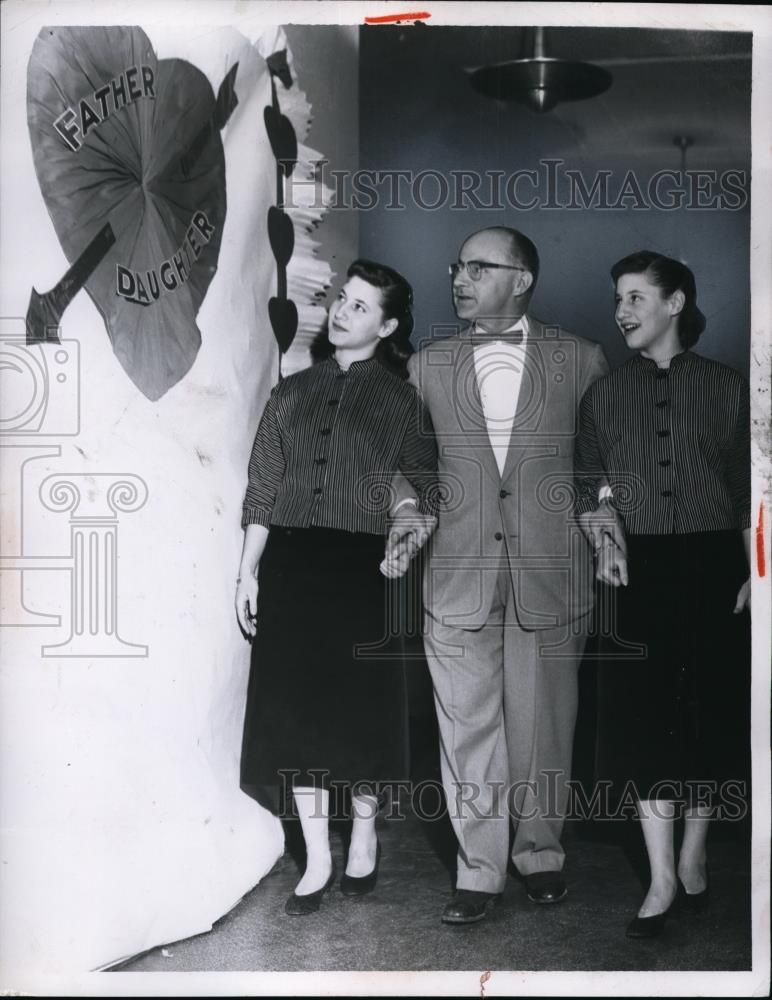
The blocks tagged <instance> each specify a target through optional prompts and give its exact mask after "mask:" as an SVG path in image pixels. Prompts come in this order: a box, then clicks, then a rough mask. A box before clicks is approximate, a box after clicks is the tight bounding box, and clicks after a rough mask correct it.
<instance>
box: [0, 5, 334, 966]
mask: <svg viewBox="0 0 772 1000" xmlns="http://www.w3.org/2000/svg"><path fill="white" fill-rule="evenodd" d="M61 14H62V9H61V5H60V7H59V23H64V22H62V20H61ZM16 20H17V22H18V23H16V24H15V26H14V31H13V38H12V45H11V44H6V45H5V46H4V48H3V70H4V73H3V94H2V97H3V104H2V117H3V135H4V140H5V148H4V162H3V176H2V261H3V268H4V280H3V286H2V295H1V298H0V313H1V314H2V317H3V318H2V320H0V337H2V341H0V351H2V353H3V359H4V360H3V362H2V370H1V371H0V375H1V376H2V378H3V388H4V392H5V402H4V404H3V419H4V421H5V422H4V424H3V426H2V436H1V437H0V444H1V445H2V448H1V449H0V456H2V473H3V476H2V490H3V496H2V502H3V509H4V512H5V515H6V516H5V517H4V519H3V538H2V551H3V555H4V558H5V559H6V562H5V563H4V570H3V573H2V585H3V592H2V593H3V606H2V613H1V616H0V626H1V627H0V639H1V640H2V692H1V693H2V702H1V704H2V708H1V709H0V712H1V722H2V757H1V766H2V774H1V778H2V791H1V794H2V814H1V820H2V837H3V844H2V868H1V871H2V897H1V899H0V919H1V923H0V937H1V938H2V945H1V946H0V947H1V948H2V962H3V967H4V969H5V970H6V972H7V971H8V970H12V969H14V968H18V969H23V970H25V971H26V972H31V971H32V970H34V971H36V972H41V973H45V972H63V971H67V970H73V971H76V970H77V971H84V970H89V969H94V968H98V967H102V966H105V965H107V964H110V963H113V962H116V961H118V960H120V959H122V958H124V957H127V956H131V955H133V954H136V953H138V952H141V951H142V950H144V949H147V948H150V947H152V946H156V945H159V944H163V943H166V942H169V941H174V940H178V939H180V938H184V937H187V936H189V935H192V934H196V933H200V932H202V931H206V930H208V929H209V928H210V927H211V925H212V923H213V922H214V921H215V920H217V919H218V918H219V917H220V916H222V915H223V914H224V913H225V912H227V911H228V910H229V909H230V908H231V907H232V906H234V905H235V904H236V903H237V902H238V900H239V899H240V898H241V897H242V896H243V894H244V893H245V892H247V891H249V890H250V889H251V888H252V887H253V886H254V885H255V884H256V883H257V882H258V881H259V880H260V878H261V877H262V876H263V875H264V874H265V873H266V872H267V871H269V870H270V868H271V866H272V865H273V864H274V862H275V861H276V859H277V857H278V856H279V855H280V853H281V851H282V844H283V839H282V831H281V826H280V823H279V822H278V820H277V819H276V818H275V817H273V816H271V815H270V814H269V813H267V812H265V811H264V810H263V809H262V808H261V807H259V806H258V805H257V804H256V803H255V802H254V801H253V800H251V799H250V798H248V797H247V796H245V795H244V794H243V793H242V792H241V791H240V789H239V782H238V762H239V752H240V739H241V727H242V713H243V706H244V696H245V690H246V680H247V671H248V661H249V647H248V644H247V643H246V642H245V640H244V639H243V638H242V636H241V634H240V632H239V630H238V627H237V624H236V620H235V615H234V613H233V607H232V599H233V592H234V580H235V576H236V571H237V566H238V560H239V554H240V547H241V539H242V535H241V531H240V527H239V519H240V506H241V500H242V497H243V491H244V487H245V481H246V466H247V459H248V455H249V450H250V447H251V444H252V438H253V435H254V431H255V427H256V424H257V420H258V418H259V414H260V412H261V410H262V406H263V404H264V402H265V399H266V397H267V394H268V392H269V390H270V387H271V385H272V384H273V383H274V382H275V381H276V378H277V375H278V367H279V357H278V351H277V347H276V343H275V341H274V338H273V335H272V332H271V329H270V325H269V323H268V318H267V308H266V305H267V300H268V298H269V297H270V296H271V295H273V294H275V265H274V262H273V258H272V255H271V251H270V248H269V245H268V241H267V230H266V215H267V210H268V207H269V205H270V204H272V203H273V202H274V200H275V194H276V192H275V167H274V161H273V156H272V152H271V149H270V146H269V143H268V140H267V137H266V133H265V128H264V124H263V108H264V106H265V105H266V104H268V103H270V80H269V73H268V70H267V67H266V63H265V59H264V56H265V55H266V54H267V50H271V49H273V48H276V47H282V45H283V44H285V40H284V38H283V33H281V32H280V31H277V30H276V29H272V30H271V31H270V32H268V33H267V34H265V35H263V37H262V38H260V37H259V33H258V32H257V31H256V33H255V35H254V37H251V38H247V37H245V36H244V35H243V34H240V33H239V32H237V31H236V30H234V29H230V28H214V29H212V28H209V29H207V30H202V29H201V28H200V27H196V26H195V25H194V24H184V23H179V24H174V25H169V26H167V27H164V28H159V27H158V25H157V24H155V25H146V24H140V26H141V27H143V28H144V30H146V32H147V34H148V36H149V38H150V40H151V42H152V43H153V45H154V47H155V50H156V52H157V54H158V57H159V58H172V57H179V58H183V59H186V60H188V61H190V62H191V63H193V64H194V65H195V66H197V67H198V68H199V69H200V70H201V71H203V72H204V73H205V74H206V76H207V77H208V78H209V80H210V82H211V84H212V87H213V90H214V92H215V93H216V92H217V87H218V86H219V84H220V82H221V81H222V79H223V77H224V74H225V72H227V70H228V69H229V68H230V66H231V65H232V64H233V61H234V60H235V59H238V62H239V70H238V75H237V79H236V93H237V96H238V107H237V108H236V110H235V111H234V113H233V115H232V117H231V118H230V120H229V122H228V124H227V126H226V127H225V129H224V131H223V144H224V148H225V156H226V172H227V198H228V210H227V217H226V221H225V228H224V233H223V240H222V248H221V253H220V258H219V266H218V270H217V273H216V275H215V277H214V280H213V281H212V283H211V286H210V288H209V291H208V293H207V296H206V298H205V300H204V302H203V306H202V308H201V310H200V312H199V315H198V325H199V328H200V330H201V334H202V346H201V349H200V352H199V354H198V356H197V358H196V361H195V363H194V365H193V367H192V369H191V371H190V372H189V373H188V375H187V376H186V377H184V378H183V379H182V381H181V382H179V383H178V384H177V385H175V386H174V387H173V388H172V389H171V390H170V391H169V392H167V393H166V395H164V396H163V397H162V398H161V399H160V400H158V401H157V402H150V401H149V400H148V399H146V398H145V397H144V396H143V395H142V394H141V393H140V392H139V391H138V390H137V389H136V388H135V387H134V385H133V384H132V383H131V381H130V380H129V378H128V377H127V376H126V374H125V372H124V371H123V369H122V368H121V366H120V364H119V363H118V361H117V360H116V357H115V356H114V354H113V352H112V349H111V346H110V342H109V340H108V337H107V335H106V332H105V328H104V324H103V322H102V319H101V318H100V315H99V313H98V312H97V310H96V308H95V307H94V305H93V303H92V302H91V300H90V299H89V298H88V296H87V295H86V293H85V292H81V293H80V294H79V295H78V296H77V297H76V299H75V300H74V302H73V303H72V305H71V306H70V307H69V309H68V310H67V311H66V313H65V314H64V318H63V321H62V328H61V337H62V348H61V353H62V357H59V354H58V353H57V349H56V348H55V347H54V346H53V345H46V346H44V347H37V348H29V349H28V348H26V346H25V345H24V316H25V313H26V310H27V304H28V301H29V295H30V289H31V287H32V285H33V284H34V286H35V287H36V288H37V289H38V290H39V291H45V290H47V289H49V288H51V287H52V286H54V285H55V284H56V282H57V281H59V279H60V278H61V276H62V275H63V274H64V272H65V271H66V269H67V267H68V263H67V261H66V259H65V257H64V254H63V253H62V250H61V248H60V246H59V243H58V241H57V239H56V235H55V233H54V230H53V227H52V224H51V220H50V218H49V216H48V213H47V211H46V207H45V204H44V203H43V199H42V196H41V194H40V190H39V188H38V184H37V180H36V177H35V171H34V169H33V163H32V154H31V149H30V145H29V138H28V133H27V125H26V120H25V115H26V101H25V86H26V63H27V60H28V58H29V53H30V51H31V48H32V44H33V42H34V39H35V37H36V35H37V32H38V31H39V30H40V27H41V26H42V25H43V24H45V23H46V21H45V8H43V9H42V10H41V9H40V8H37V9H36V10H35V11H32V12H31V13H30V16H29V17H28V18H27V19H26V20H25V18H24V16H23V12H22V13H21V14H20V15H18V16H17V18H16ZM124 21H125V22H129V23H132V21H131V8H130V7H129V8H128V9H127V14H126V17H125V18H124ZM260 30H261V31H262V29H260ZM6 42H8V39H6ZM296 69H297V68H296ZM300 82H301V83H302V80H301V81H300ZM294 100H295V102H296V105H295V110H296V111H297V110H298V109H302V110H303V111H304V112H307V110H308V104H307V102H305V103H304V101H305V99H304V98H303V97H302V96H300V95H297V96H296V97H295V98H294ZM288 113H290V112H289V110H288ZM11 137H13V138H12V141H10V142H9V141H8V140H9V139H10V138H11ZM303 138H304V134H303V133H302V132H301V134H300V135H299V139H301V140H302V139H303ZM302 148H303V147H301V149H302ZM304 155H305V156H306V158H307V151H306V152H305V153H304ZM312 243H313V241H311V239H310V236H309V235H308V234H307V233H305V234H304V235H303V238H302V239H301V240H300V244H301V249H303V251H304V252H305V253H307V254H308V255H309V259H310V257H311V255H312V254H313V252H314V251H315V249H316V248H315V247H314V246H313V245H312ZM292 273H293V277H292V281H293V284H292V286H291V287H292V290H293V292H294V291H295V289H296V288H297V287H298V283H299V282H300V283H302V279H301V278H300V275H299V272H298V270H297V269H295V270H294V271H293V272H292ZM312 281H313V282H316V288H315V289H312V288H310V287H309V288H306V289H305V292H304V294H305V299H301V300H300V302H299V304H300V305H302V306H303V308H304V309H305V310H306V312H308V311H309V310H310V312H309V314H308V315H307V316H306V318H305V321H304V336H305V337H306V339H308V338H309V337H310V334H311V331H312V328H313V327H314V323H317V325H318V321H320V319H322V318H323V313H322V315H321V317H320V312H322V311H321V310H319V308H318V306H317V307H315V306H313V304H312V299H313V292H314V291H316V290H318V289H319V288H320V287H321V286H323V285H324V284H326V283H328V282H329V268H327V267H326V265H324V264H323V263H321V262H318V263H316V264H314V265H313V278H312ZM25 352H26V353H27V355H29V357H28V358H27V361H25V360H24V358H25ZM9 357H10V358H11V360H10V362H9V361H8V358H9ZM27 362H29V363H27ZM25 364H26V366H27V367H26V368H25V367H24V366H25ZM41 372H43V374H42V375H41ZM60 374H64V375H65V378H64V380H60V379H59V378H58V376H59V375H60ZM39 376H40V377H41V378H43V379H44V380H47V381H45V384H44V385H43V387H42V389H40V387H39V386H38V387H37V388H36V387H35V386H34V385H33V384H32V382H34V379H35V378H37V377H39ZM35 393H38V394H39V397H40V399H43V404H44V406H43V409H44V411H45V412H43V422H42V423H40V419H39V418H40V407H39V406H38V403H35V406H38V409H37V410H36V411H35V412H36V416H35V419H36V420H37V421H38V424H39V426H36V427H32V423H34V421H32V423H30V426H29V427H28V428H27V429H26V430H25V429H24V427H23V426H22V424H23V420H21V418H20V417H19V414H21V413H22V411H24V408H25V407H30V406H32V404H29V403H28V402H25V400H26V399H27V396H29V398H30V399H32V398H33V397H35V398H36V399H37V398H38V397H36V396H35ZM25 394H26V395H25ZM78 402H79V413H78V412H77V407H78ZM34 409H35V407H32V409H30V412H32V410H34ZM8 414H11V416H12V417H13V418H14V419H12V420H11V421H10V423H9V422H8V421H7V420H6V417H7V415H8ZM20 420H21V422H20ZM14 421H15V422H14ZM20 428H21V429H20ZM30 428H31V429H30ZM116 484H117V485H116ZM121 484H123V485H121ZM78 557H79V558H80V561H79V562H78ZM76 564H77V566H78V567H79V568H77V569H76V568H75V567H76ZM79 574H80V575H79ZM84 574H85V581H86V582H85V584H84ZM84 586H85V588H86V589H85V591H84V590H83V587H84ZM89 586H90V587H91V590H89V589H88V588H89ZM79 587H80V588H81V589H80V591H78V588H79ZM110 588H112V590H111V589H110ZM78 594H80V596H79V597H78ZM84 594H85V596H84ZM111 594H112V596H113V597H114V613H113V617H114V624H115V625H117V628H116V629H114V632H115V635H117V637H118V640H119V641H120V642H122V643H123V645H121V646H118V647H117V646H116V645H115V643H113V645H109V644H108V645H106V646H101V647H100V646H99V645H98V644H96V645H94V644H92V646H91V647H89V649H87V650H86V651H85V652H84V650H83V649H81V650H80V652H79V651H78V650H74V655H73V647H72V646H68V645H67V640H68V638H69V636H70V633H71V632H72V623H73V615H74V614H75V611H73V602H74V601H76V599H77V601H82V600H84V601H85V602H86V605H87V606H86V608H85V611H84V609H83V607H82V604H81V606H80V612H79V613H84V614H85V615H86V616H87V617H88V615H89V613H90V612H92V611H94V608H93V607H92V608H89V606H88V602H89V601H92V602H93V601H97V602H98V601H108V603H109V601H110V600H111ZM97 610H98V609H97ZM89 620H91V619H89ZM86 631H87V632H88V629H86ZM114 638H115V636H114ZM53 647H58V649H57V648H53ZM89 650H90V652H89ZM65 654H68V655H65ZM8 981H9V979H8V977H7V976H6V982H8ZM11 981H12V980H11Z"/></svg>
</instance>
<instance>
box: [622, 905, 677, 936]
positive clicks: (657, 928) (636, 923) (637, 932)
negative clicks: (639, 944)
mask: <svg viewBox="0 0 772 1000" xmlns="http://www.w3.org/2000/svg"><path fill="white" fill-rule="evenodd" d="M677 899H678V895H676V897H675V899H673V902H672V903H671V904H670V906H668V908H667V909H666V910H663V912H662V913H655V914H654V916H653V917H633V919H632V920H631V921H630V923H629V924H628V925H627V937H629V938H655V937H658V936H659V935H660V934H661V933H662V930H663V928H664V926H665V922H666V920H667V918H668V917H669V916H671V915H672V914H673V911H674V910H675V908H676V900H677Z"/></svg>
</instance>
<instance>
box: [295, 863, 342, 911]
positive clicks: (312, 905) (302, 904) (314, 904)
mask: <svg viewBox="0 0 772 1000" xmlns="http://www.w3.org/2000/svg"><path fill="white" fill-rule="evenodd" d="M334 881H335V862H334V861H333V863H332V871H331V872H330V877H329V878H328V879H327V881H326V882H325V883H324V885H323V886H322V888H321V889H317V890H316V892H309V893H307V894H306V895H305V896H298V895H296V893H294V892H293V893H292V895H291V896H290V897H289V899H288V900H287V902H286V903H285V904H284V912H285V913H288V914H289V915H290V916H291V917H305V916H307V914H309V913H316V911H317V910H318V909H319V905H320V903H321V902H322V896H323V895H324V894H325V892H327V890H328V889H329V888H330V886H331V885H332V884H333V882H334Z"/></svg>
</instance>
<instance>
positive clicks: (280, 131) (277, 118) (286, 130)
mask: <svg viewBox="0 0 772 1000" xmlns="http://www.w3.org/2000/svg"><path fill="white" fill-rule="evenodd" d="M263 120H264V121H265V130H266V132H267V133H268V140H269V142H270V143H271V149H272V150H273V155H274V156H275V157H276V159H277V161H278V163H279V165H280V166H281V169H282V173H283V174H284V176H285V177H289V175H290V174H291V173H292V171H293V170H294V169H295V164H296V163H297V159H298V140H297V136H296V135H295V129H294V128H293V127H292V122H291V121H290V120H289V118H285V117H284V115H283V114H282V113H281V111H278V110H277V109H276V108H274V107H271V105H270V104H269V105H268V106H267V107H266V108H265V109H264V110H263Z"/></svg>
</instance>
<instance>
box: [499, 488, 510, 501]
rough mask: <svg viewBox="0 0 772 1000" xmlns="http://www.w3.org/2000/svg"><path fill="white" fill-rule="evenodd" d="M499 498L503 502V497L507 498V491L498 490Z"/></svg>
mask: <svg viewBox="0 0 772 1000" xmlns="http://www.w3.org/2000/svg"><path fill="white" fill-rule="evenodd" d="M499 496H500V497H501V499H502V500H503V499H504V497H508V496H509V490H499Z"/></svg>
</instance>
